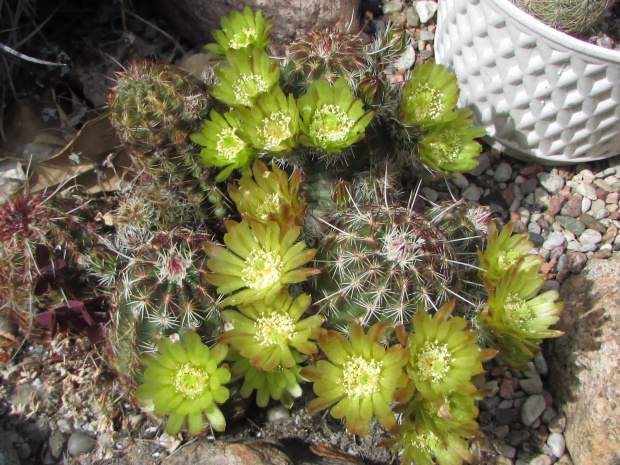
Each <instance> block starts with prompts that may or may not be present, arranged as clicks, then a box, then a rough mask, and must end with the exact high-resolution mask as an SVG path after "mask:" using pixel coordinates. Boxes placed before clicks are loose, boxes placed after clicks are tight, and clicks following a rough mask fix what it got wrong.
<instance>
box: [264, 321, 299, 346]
mask: <svg viewBox="0 0 620 465" xmlns="http://www.w3.org/2000/svg"><path fill="white" fill-rule="evenodd" d="M256 326H257V330H256V334H255V335H254V340H255V341H258V343H259V344H260V345H262V346H267V347H269V346H286V345H287V344H288V342H289V341H290V340H291V338H292V337H293V336H295V334H296V332H295V322H294V321H293V319H292V318H291V317H290V316H288V315H286V314H280V313H271V314H265V313H261V314H260V316H259V318H258V319H257V320H256Z"/></svg>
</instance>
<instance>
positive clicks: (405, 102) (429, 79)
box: [398, 60, 459, 130]
mask: <svg viewBox="0 0 620 465" xmlns="http://www.w3.org/2000/svg"><path fill="white" fill-rule="evenodd" d="M458 98H459V87H458V84H457V83H456V74H454V73H450V72H448V71H446V69H445V67H444V66H443V65H438V64H436V63H435V61H434V60H428V61H426V62H425V63H421V64H418V65H416V66H415V68H413V72H412V73H411V78H410V79H409V81H407V83H406V84H405V88H404V89H403V97H402V100H401V102H400V108H399V112H398V117H399V119H400V121H401V123H403V124H405V125H408V126H413V127H415V128H417V129H419V130H423V129H427V128H430V127H431V126H434V125H436V124H439V123H445V122H447V121H451V120H453V119H455V118H456V116H457V115H456V114H455V113H454V112H453V111H452V110H453V109H454V107H455V106H456V103H457V101H458Z"/></svg>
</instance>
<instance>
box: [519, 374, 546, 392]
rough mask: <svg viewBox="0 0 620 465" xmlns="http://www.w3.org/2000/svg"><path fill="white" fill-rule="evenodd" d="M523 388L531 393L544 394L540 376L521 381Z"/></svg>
mask: <svg viewBox="0 0 620 465" xmlns="http://www.w3.org/2000/svg"><path fill="white" fill-rule="evenodd" d="M519 385H520V386H521V389H523V390H524V391H525V392H527V393H528V394H530V395H533V394H542V390H543V384H542V380H541V379H540V378H526V379H522V380H520V381H519Z"/></svg>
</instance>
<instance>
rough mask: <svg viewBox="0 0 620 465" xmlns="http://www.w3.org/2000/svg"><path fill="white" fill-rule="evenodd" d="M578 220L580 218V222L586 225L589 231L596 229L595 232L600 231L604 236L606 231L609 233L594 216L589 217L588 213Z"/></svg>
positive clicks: (580, 216)
mask: <svg viewBox="0 0 620 465" xmlns="http://www.w3.org/2000/svg"><path fill="white" fill-rule="evenodd" d="M578 218H579V221H581V222H582V223H583V224H585V225H586V228H587V229H594V230H595V231H598V232H600V233H601V234H603V233H604V232H605V231H607V228H606V227H605V226H603V225H602V224H601V223H600V222H599V221H598V220H597V219H596V218H594V217H593V216H592V215H588V214H587V213H582V214H581V215H579V217H578Z"/></svg>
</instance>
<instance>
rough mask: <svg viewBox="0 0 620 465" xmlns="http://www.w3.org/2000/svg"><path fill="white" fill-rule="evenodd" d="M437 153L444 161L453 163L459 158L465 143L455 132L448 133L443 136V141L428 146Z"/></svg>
mask: <svg viewBox="0 0 620 465" xmlns="http://www.w3.org/2000/svg"><path fill="white" fill-rule="evenodd" d="M428 145H429V146H430V147H431V148H432V149H433V150H434V151H435V152H437V156H438V158H441V159H443V160H444V161H453V160H454V159H456V158H458V156H459V154H460V153H461V149H462V148H463V141H462V140H461V138H460V137H459V136H458V135H457V134H456V133H455V132H454V131H446V132H445V133H444V134H442V138H441V140H438V141H436V142H431V143H430V144H428Z"/></svg>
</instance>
